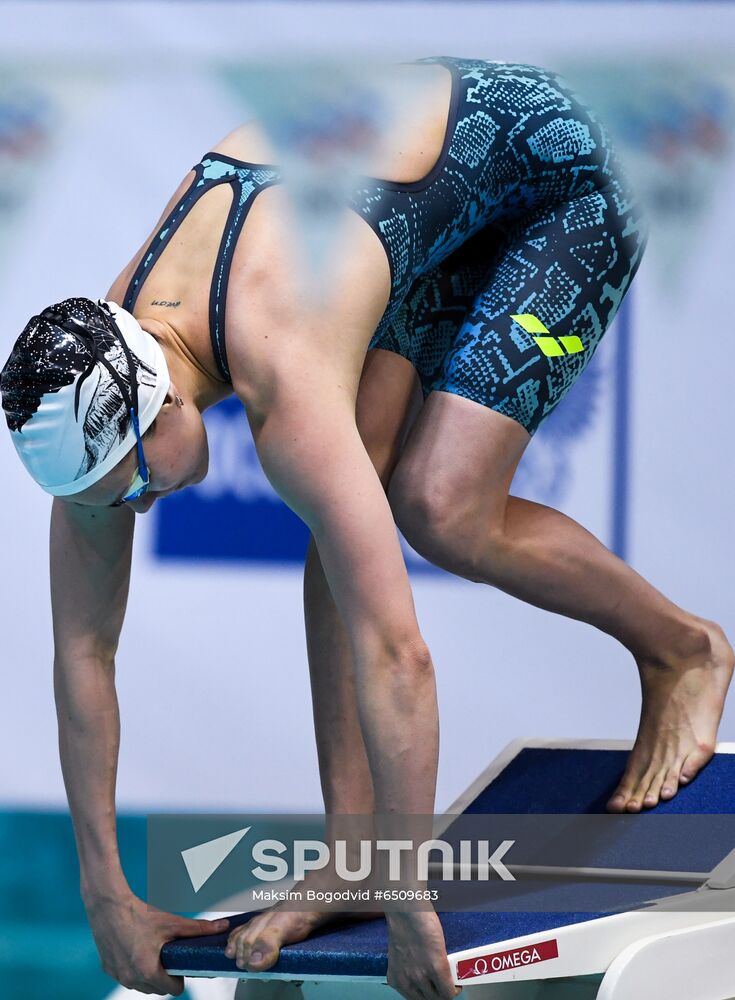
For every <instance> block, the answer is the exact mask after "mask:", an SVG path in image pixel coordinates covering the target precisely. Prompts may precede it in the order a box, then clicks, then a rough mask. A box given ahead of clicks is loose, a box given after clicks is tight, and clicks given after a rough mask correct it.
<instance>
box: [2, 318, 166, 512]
mask: <svg viewBox="0 0 735 1000" xmlns="http://www.w3.org/2000/svg"><path fill="white" fill-rule="evenodd" d="M133 380H135V381H133ZM169 384H170V378H169V373H168V366H167V364H166V359H165V357H164V354H163V351H162V350H161V347H160V345H159V344H158V343H157V341H156V340H155V338H154V337H152V336H151V334H150V333H147V332H146V331H145V330H144V329H143V328H142V327H141V325H140V324H139V323H138V321H137V320H136V319H135V318H134V317H133V316H132V315H131V314H130V313H129V312H126V311H125V309H122V308H121V307H120V306H118V305H117V304H116V303H114V302H105V301H103V300H99V301H98V302H93V301H92V300H91V299H83V298H75V299H65V300H64V301H63V302H60V303H58V304H57V305H54V306H49V308H48V309H44V311H43V312H42V313H41V314H40V315H39V316H34V317H33V318H32V319H31V321H30V323H28V325H27V326H26V328H25V330H23V333H21V335H20V337H19V338H18V340H17V341H16V343H15V346H14V348H13V351H12V353H11V355H10V357H9V358H8V361H7V364H6V365H5V367H4V368H3V370H2V373H0V391H1V392H2V404H3V409H4V410H5V417H6V420H7V423H8V427H9V428H10V433H11V437H12V439H13V444H14V445H15V449H16V451H17V452H18V454H19V455H20V458H21V461H22V462H23V464H24V465H25V467H26V468H27V469H28V471H29V472H30V474H31V475H32V476H33V478H34V479H35V480H36V482H37V483H38V484H39V486H41V487H42V488H43V489H44V490H45V491H46V492H47V493H51V494H52V495H53V496H70V495H72V494H74V493H81V492H82V490H86V489H87V487H88V486H91V485H92V484H93V483H96V482H98V480H100V479H102V477H103V476H105V475H106V474H107V473H108V472H109V471H110V470H111V469H113V468H114V467H115V466H116V465H117V464H118V462H120V461H121V460H122V459H123V458H124V457H125V455H126V454H127V453H128V452H129V451H130V449H131V448H132V447H133V445H134V444H135V442H136V437H135V430H134V429H133V423H132V420H131V416H130V411H131V408H133V407H134V405H135V397H136V394H137V402H138V414H137V415H138V420H139V426H140V433H141V434H144V433H145V432H146V431H147V430H148V428H149V427H150V425H151V424H152V423H153V421H154V420H155V419H156V416H157V415H158V412H159V410H160V409H161V407H162V406H163V402H164V400H165V398H166V393H167V392H168V388H169Z"/></svg>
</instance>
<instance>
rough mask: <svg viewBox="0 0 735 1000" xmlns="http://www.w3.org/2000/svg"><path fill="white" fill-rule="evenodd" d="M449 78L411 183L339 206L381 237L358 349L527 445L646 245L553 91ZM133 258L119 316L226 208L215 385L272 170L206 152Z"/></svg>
mask: <svg viewBox="0 0 735 1000" xmlns="http://www.w3.org/2000/svg"><path fill="white" fill-rule="evenodd" d="M421 61H422V62H431V63H439V64H440V65H443V66H446V67H447V68H448V69H449V70H450V72H451V74H452V96H451V103H450V110H449V118H448V125H447V132H446V136H445V140H444V144H443V148H442V151H441V154H440V156H439V158H438V160H437V162H436V164H435V166H434V167H433V169H432V170H431V172H430V173H429V174H428V175H427V176H426V177H424V178H423V179H422V180H420V181H417V182H414V183H398V182H392V181H384V180H376V179H373V178H369V179H368V178H366V179H365V180H364V181H362V182H361V184H360V186H359V187H358V188H357V189H356V190H355V191H354V192H353V195H352V197H351V200H350V207H351V208H352V209H353V210H354V211H355V212H357V213H358V214H359V215H361V216H362V217H363V218H364V219H365V220H366V221H367V222H368V224H369V225H370V226H371V227H372V229H373V230H374V231H375V233H376V234H377V236H378V237H379V239H380V240H381V242H382V244H383V246H384V248H385V252H386V255H387V257H388V262H389V265H390V271H391V295H390V299H389V302H388V305H387V307H386V310H385V313H384V315H383V318H382V319H381V322H380V324H379V326H378V328H377V330H376V332H375V335H374V337H373V339H372V341H371V343H370V347H371V348H380V349H383V350H388V351H394V352H396V353H398V354H400V355H402V356H403V357H405V358H407V359H408V360H409V361H410V362H411V363H412V364H413V365H414V367H415V368H416V370H417V372H418V374H419V377H420V379H421V384H422V387H423V391H424V394H425V395H428V393H429V392H432V391H435V390H438V391H443V392H450V393H454V394H456V395H460V396H464V397H466V398H467V399H471V400H474V401H475V402H477V403H480V404H481V405H483V406H487V407H490V408H491V409H493V410H497V411H498V412H500V413H504V414H506V415H507V416H509V417H511V418H513V419H514V420H517V421H518V422H519V423H521V424H522V425H523V426H524V427H525V428H526V429H527V430H528V431H529V433H531V434H533V433H534V431H535V430H536V428H537V427H538V425H539V423H540V422H541V420H543V418H544V417H545V416H547V415H548V413H550V412H551V410H552V409H553V408H554V407H555V406H556V405H557V403H558V402H559V401H560V400H561V399H562V397H563V396H564V395H565V393H566V392H567V391H568V390H569V388H570V387H571V385H572V384H573V383H574V381H575V380H576V379H577V378H578V376H579V375H580V374H581V372H582V371H583V370H584V368H585V367H586V365H587V364H588V363H589V361H590V358H591V357H592V355H593V353H594V351H595V348H596V347H597V344H598V343H599V341H600V338H601V337H602V335H603V333H604V332H605V330H606V329H607V328H608V326H609V325H610V323H611V321H612V319H613V317H614V315H615V313H616V311H617V308H618V306H619V305H620V302H621V301H622V298H623V296H624V295H625V292H626V291H627V289H628V286H629V285H630V282H631V279H632V278H633V275H634V274H635V271H636V269H637V267H638V264H639V262H640V259H641V256H642V253H643V249H644V246H645V231H644V224H643V220H642V215H641V210H640V206H639V204H638V202H637V201H636V199H635V197H634V196H633V194H632V192H631V190H630V188H629V187H628V185H627V182H626V180H625V178H624V176H623V175H622V173H621V171H620V167H619V165H618V162H617V160H616V156H615V152H614V150H613V148H612V146H611V144H610V141H609V139H608V137H607V134H606V132H605V129H604V127H603V126H602V125H601V124H600V123H599V122H598V121H597V120H596V119H595V118H594V116H593V115H592V114H591V113H590V111H589V110H588V109H587V108H586V107H585V106H584V105H583V104H581V103H580V101H579V99H578V98H577V97H576V96H575V95H574V94H573V92H572V91H571V90H570V89H569V87H568V86H567V85H566V84H565V83H564V82H563V81H562V80H560V78H559V77H558V76H557V75H556V74H554V73H550V72H548V71H547V70H543V69H539V68H537V67H533V66H525V65H515V64H509V63H498V62H487V61H482V60H465V59H454V58H444V57H442V58H432V59H425V60H421ZM194 170H195V178H194V180H193V181H192V184H191V186H190V188H189V190H188V191H187V192H186V194H185V195H184V196H183V198H182V199H181V201H180V202H179V203H178V204H177V205H176V206H175V207H174V209H173V211H172V212H171V213H170V215H169V217H168V218H167V219H166V220H165V222H164V224H163V225H162V227H161V229H160V230H159V232H158V233H157V234H156V235H155V236H154V238H153V240H152V242H151V245H150V247H149V248H148V249H147V251H146V253H145V254H144V255H143V259H142V260H141V262H140V264H139V266H138V268H137V270H136V272H135V274H134V275H133V278H132V280H131V283H130V286H129V288H128V292H127V295H126V297H125V301H124V302H123V305H124V306H125V308H127V309H130V310H132V308H133V306H134V305H135V300H136V298H137V294H138V292H139V290H140V287H141V285H142V282H143V280H144V279H145V276H146V274H147V273H148V271H149V270H150V268H151V267H152V266H153V264H154V263H155V262H156V260H157V259H158V257H159V256H160V254H161V252H162V251H163V249H164V247H165V245H166V244H167V243H168V241H169V240H170V238H171V236H172V235H173V233H174V232H175V231H176V228H177V227H178V225H179V224H180V222H181V221H182V220H183V218H185V217H186V215H187V214H188V212H189V210H190V209H191V207H192V205H193V204H194V203H195V202H196V201H197V200H198V199H199V197H201V195H202V194H204V193H205V192H206V191H208V190H209V189H210V188H211V187H212V186H214V185H216V184H221V183H228V184H231V185H232V186H233V189H234V192H235V196H234V198H233V203H232V207H231V210H230V213H229V216H228V219H227V223H226V225H225V230H224V233H223V236H222V242H221V245H220V252H219V255H218V259H217V264H216V267H215V272H214V276H213V279H212V287H211V294H210V334H211V337H212V345H213V349H214V355H215V359H216V362H217V365H218V368H219V370H220V373H221V375H222V377H223V379H225V380H227V381H229V380H230V371H229V366H228V363H227V348H226V341H225V300H226V290H227V280H228V277H229V271H230V266H231V262H232V256H233V254H234V250H235V246H236V243H237V238H238V236H239V233H240V231H241V228H242V225H243V222H244V220H245V217H246V215H247V212H248V209H249V208H250V206H251V205H252V203H253V200H254V198H255V197H256V196H257V194H258V193H259V192H260V191H262V190H263V189H265V188H266V187H269V186H271V185H272V184H278V183H281V182H282V179H281V176H280V174H279V172H278V169H277V168H276V167H273V166H265V165H262V164H252V163H245V162H244V161H241V160H235V159H232V158H231V157H227V156H223V155H221V154H219V153H208V154H207V155H206V156H205V157H204V158H203V159H202V161H201V162H200V163H199V164H197V165H196V167H195V168H194Z"/></svg>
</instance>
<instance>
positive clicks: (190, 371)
mask: <svg viewBox="0 0 735 1000" xmlns="http://www.w3.org/2000/svg"><path fill="white" fill-rule="evenodd" d="M136 319H137V320H138V322H139V323H140V325H141V326H142V327H143V329H144V330H145V331H146V332H147V333H150V334H151V336H152V337H155V339H156V340H157V341H158V343H159V344H160V346H161V349H162V351H163V353H164V356H165V358H166V364H167V365H168V370H169V375H170V376H171V381H172V382H173V384H174V385H175V386H176V389H177V390H178V392H179V393H180V394H181V395H182V396H183V397H184V398H186V399H190V400H191V401H192V402H193V403H194V405H195V406H196V408H197V409H198V410H199V412H200V413H203V412H204V410H206V409H208V408H209V407H210V406H214V405H215V403H219V402H220V401H221V400H223V399H225V398H226V397H227V396H229V395H231V393H232V387H231V386H229V385H227V384H225V383H223V382H221V381H219V380H218V379H214V378H212V376H211V375H210V374H209V372H207V371H206V370H205V369H204V368H203V367H202V365H201V364H200V363H199V361H198V360H197V359H196V358H195V357H194V355H193V354H192V353H191V351H190V350H189V349H188V348H187V346H186V343H185V342H184V340H183V338H182V337H181V336H180V334H179V333H178V331H177V330H176V328H175V327H174V326H172V325H171V324H170V323H165V322H163V321H162V320H160V319H153V318H151V317H149V316H137V317H136Z"/></svg>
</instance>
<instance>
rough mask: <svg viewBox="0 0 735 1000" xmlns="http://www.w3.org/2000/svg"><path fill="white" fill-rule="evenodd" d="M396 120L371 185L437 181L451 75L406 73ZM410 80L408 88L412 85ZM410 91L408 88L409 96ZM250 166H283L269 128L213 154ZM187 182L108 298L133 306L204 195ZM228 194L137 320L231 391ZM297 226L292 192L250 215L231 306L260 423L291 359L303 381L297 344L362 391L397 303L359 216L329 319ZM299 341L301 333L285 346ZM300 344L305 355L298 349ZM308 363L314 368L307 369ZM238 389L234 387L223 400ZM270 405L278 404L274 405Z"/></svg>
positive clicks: (233, 342)
mask: <svg viewBox="0 0 735 1000" xmlns="http://www.w3.org/2000/svg"><path fill="white" fill-rule="evenodd" d="M394 72H395V73H396V81H397V93H398V94H399V97H398V99H397V100H396V105H395V110H396V113H395V114H394V115H393V117H392V122H391V123H390V124H389V125H388V126H387V127H386V129H385V130H384V131H383V133H382V134H380V136H379V138H378V141H377V142H376V146H375V153H374V156H373V158H372V159H371V160H370V161H369V162H368V163H367V169H366V171H365V172H366V173H369V175H371V176H374V177H382V178H385V179H387V180H392V181H398V182H412V181H416V180H419V179H420V178H422V177H424V176H426V174H427V173H428V172H429V171H430V170H431V168H432V167H433V166H434V164H435V163H436V161H437V159H438V158H439V156H440V154H441V150H442V145H443V142H444V139H445V135H446V131H447V123H448V118H449V104H450V99H451V89H452V81H451V74H450V72H449V70H448V69H447V68H446V67H445V66H442V65H437V64H425V65H420V64H418V65H417V64H411V65H405V66H401V67H400V68H398V67H397V68H395V71H394ZM402 77H403V78H405V79H402ZM401 83H403V84H405V86H401ZM212 151H213V152H215V153H222V154H224V155H225V156H229V157H233V158H234V159H236V160H242V161H244V162H247V163H250V164H258V163H265V164H272V163H274V162H275V160H276V159H277V157H276V154H275V152H274V150H273V148H272V146H271V145H270V143H269V141H268V139H267V137H266V135H265V133H264V131H263V129H262V127H261V126H260V125H259V124H258V123H257V122H255V121H251V122H248V123H246V124H243V125H241V126H239V127H238V128H236V129H234V130H233V131H232V132H231V133H230V134H229V135H227V136H226V137H225V138H224V139H223V140H222V141H221V142H219V143H218V144H217V145H215V146H214V147H213V149H212ZM193 176H194V175H193V173H192V172H189V173H188V174H187V175H186V177H185V178H184V179H183V180H182V182H181V184H180V185H179V187H178V189H177V190H176V191H175V192H174V194H173V195H172V197H171V199H170V201H169V203H168V205H167V206H166V208H165V209H164V211H163V213H162V215H161V219H160V220H159V221H158V223H157V224H156V228H155V229H153V230H152V232H151V234H149V236H148V237H147V238H146V240H145V242H144V243H143V245H142V246H141V248H140V250H139V252H138V253H137V254H136V255H135V257H134V258H133V259H132V260H131V261H130V263H129V264H128V265H127V266H126V267H125V269H124V270H123V271H122V273H121V274H120V275H119V276H118V278H117V279H116V280H115V282H114V283H113V285H112V287H111V289H110V290H109V292H108V296H107V297H108V298H109V299H111V300H112V301H115V302H118V303H122V302H123V300H124V297H125V293H126V289H127V288H128V285H129V282H130V279H131V276H132V275H133V273H134V272H135V269H136V267H137V266H138V264H139V262H140V260H141V258H142V257H143V255H144V254H145V253H146V250H147V249H148V247H149V245H150V242H151V239H152V238H153V237H154V235H155V233H156V232H157V231H158V228H159V226H160V225H161V224H162V222H163V220H164V219H165V218H166V217H167V215H168V214H169V212H170V211H171V210H172V208H173V207H174V206H175V205H176V204H177V202H178V201H179V199H180V198H181V197H182V196H183V194H184V193H185V192H186V190H187V189H188V188H189V186H190V185H191V183H192V179H193ZM232 197H233V192H232V189H231V188H230V187H229V186H228V185H221V186H216V187H213V188H212V189H211V190H209V191H207V193H206V194H205V195H204V196H203V197H202V198H201V199H200V200H199V201H198V202H197V203H196V205H194V206H193V208H192V209H191V210H190V211H189V212H188V213H187V215H186V218H185V219H184V221H183V222H182V223H181V225H180V227H179V228H178V230H177V232H176V235H175V237H174V238H173V239H172V240H171V241H170V243H169V244H168V245H167V246H166V248H165V249H164V251H163V253H162V254H161V256H160V258H159V259H158V260H157V261H156V263H155V265H154V266H153V267H152V268H151V269H150V271H149V272H148V273H147V275H146V277H145V280H144V283H143V285H142V287H141V290H140V293H139V295H138V297H137V300H136V304H135V308H134V309H133V313H134V315H135V316H136V318H140V317H146V318H150V319H153V320H158V321H160V322H162V323H165V324H166V325H167V327H168V328H169V330H170V332H171V334H172V335H173V336H174V337H175V338H176V339H177V340H178V341H179V342H180V345H181V348H182V350H184V351H185V352H186V353H187V355H188V356H189V357H190V359H191V360H192V361H193V362H194V363H195V364H196V365H197V366H198V367H199V368H200V369H201V370H202V371H203V372H204V373H206V374H207V375H208V376H209V377H210V378H211V380H212V382H213V383H217V382H221V376H220V374H219V372H218V369H217V365H216V363H215V358H214V354H213V348H212V343H211V338H210V330H209V308H210V285H211V281H212V274H213V270H214V267H215V262H216V258H217V254H218V250H219V247H220V241H221V239H222V233H223V230H224V228H225V225H226V219H227V215H228V212H229V210H230V207H231V204H232ZM294 231H295V224H294V221H293V218H292V214H291V208H290V202H289V194H288V188H287V185H278V186H274V187H272V188H269V189H268V190H265V191H262V192H261V193H260V194H259V195H258V197H257V199H256V200H255V201H254V203H253V206H252V208H251V210H250V211H249V213H248V215H247V218H246V220H245V224H244V226H243V230H242V233H241V234H240V236H239V239H238V242H237V247H236V249H235V252H234V256H233V261H232V267H231V271H230V275H229V283H228V287H227V298H226V316H227V321H226V337H227V345H228V354H229V360H230V370H231V374H232V388H233V389H234V390H235V392H236V393H237V395H238V396H240V398H241V399H243V400H247V401H248V412H249V415H250V416H251V419H253V418H255V415H256V413H257V411H258V410H259V409H260V408H261V407H260V406H259V399H260V397H261V396H262V394H264V393H265V394H266V395H267V393H268V384H269V373H270V372H271V371H272V369H273V367H274V366H276V367H280V365H281V364H282V359H283V357H284V355H287V356H288V357H289V359H290V361H289V363H290V364H293V365H294V368H295V372H294V374H296V369H298V366H299V364H300V363H301V362H300V360H299V352H298V347H297V344H298V343H300V342H303V343H305V344H306V350H307V354H308V356H309V357H314V351H316V353H317V354H319V355H320V356H322V357H324V358H325V359H326V358H327V357H330V356H331V357H332V358H335V354H339V355H340V357H339V358H338V359H337V368H339V369H340V370H342V371H344V370H345V369H344V366H345V365H346V366H347V367H348V368H349V370H350V371H351V372H352V373H353V375H354V379H355V382H354V385H355V386H356V385H357V382H358V381H359V373H360V371H361V370H362V365H363V363H364V359H365V353H366V351H367V347H368V343H369V341H370V338H371V336H372V334H373V333H374V331H375V328H376V326H377V325H378V322H379V320H380V318H381V316H382V314H383V312H384V309H385V306H386V303H387V301H388V297H389V294H390V268H389V264H388V260H387V257H386V254H385V250H384V248H383V246H382V244H381V242H380V240H379V239H378V237H377V236H376V234H375V233H374V232H373V230H372V229H371V228H370V226H369V225H368V224H367V223H366V222H365V221H364V220H363V219H361V218H359V216H357V215H356V213H354V212H351V211H350V210H349V209H348V208H347V207H346V208H345V213H344V231H343V235H342V239H340V241H339V248H340V251H341V252H339V253H338V254H335V259H334V260H333V261H332V263H331V264H330V263H328V264H327V265H326V266H327V267H331V268H332V270H331V272H330V273H329V274H328V275H327V281H326V284H327V286H328V287H329V288H330V289H332V292H331V294H330V296H329V297H328V298H327V299H324V300H322V301H320V303H319V305H318V307H317V308H314V306H313V304H309V303H308V302H307V301H306V300H305V298H304V296H303V295H302V294H301V289H302V287H303V285H302V284H301V282H300V281H299V280H297V279H298V276H299V275H300V274H302V270H301V269H302V268H303V266H304V264H303V261H302V260H301V259H300V258H299V254H298V249H297V242H298V241H297V240H295V239H294ZM286 330H288V331H290V333H289V334H288V335H286V334H285V331H286ZM294 338H296V341H297V343H294ZM301 360H302V361H303V359H301ZM228 391H229V386H228V387H225V386H224V385H223V395H226V394H227V392H228ZM262 405H263V406H265V405H266V400H265V399H263V400H262Z"/></svg>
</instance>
